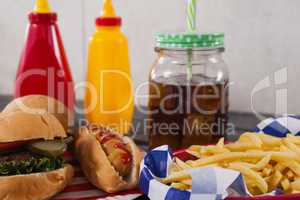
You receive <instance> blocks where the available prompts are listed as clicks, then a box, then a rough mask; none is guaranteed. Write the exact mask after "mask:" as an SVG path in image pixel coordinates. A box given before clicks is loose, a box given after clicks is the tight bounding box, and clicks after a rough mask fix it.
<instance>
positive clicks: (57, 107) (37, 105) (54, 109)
mask: <svg viewBox="0 0 300 200" xmlns="http://www.w3.org/2000/svg"><path fill="white" fill-rule="evenodd" d="M16 111H22V112H26V113H45V112H47V113H50V114H52V115H54V116H55V117H56V118H57V119H58V120H59V121H60V123H61V124H62V125H63V127H64V129H65V131H68V128H69V127H72V126H73V125H74V113H73V112H72V111H70V110H69V109H68V108H67V107H66V106H65V105H64V104H63V103H62V102H60V101H57V100H56V99H54V98H52V97H48V96H43V95H29V96H24V97H20V98H17V99H15V100H13V101H12V102H11V103H9V104H8V105H7V106H6V107H5V108H4V110H3V111H2V113H4V114H5V113H10V112H16Z"/></svg>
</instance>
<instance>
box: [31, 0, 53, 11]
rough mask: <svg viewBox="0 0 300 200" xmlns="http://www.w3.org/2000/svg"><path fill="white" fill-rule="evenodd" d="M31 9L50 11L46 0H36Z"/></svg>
mask: <svg viewBox="0 0 300 200" xmlns="http://www.w3.org/2000/svg"><path fill="white" fill-rule="evenodd" d="M33 11H34V12H35V13H51V9H50V6H49V3H48V0H36V2H35V7H34V10H33Z"/></svg>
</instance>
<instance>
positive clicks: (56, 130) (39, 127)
mask: <svg viewBox="0 0 300 200" xmlns="http://www.w3.org/2000/svg"><path fill="white" fill-rule="evenodd" d="M65 137H67V134H66V132H65V130H64V128H63V126H62V125H61V124H60V122H59V121H58V120H57V119H56V118H55V117H54V116H53V115H51V114H48V113H43V114H30V113H24V112H12V113H6V114H2V113H1V114H0V143H6V142H14V141H27V140H34V139H45V140H50V139H54V138H65Z"/></svg>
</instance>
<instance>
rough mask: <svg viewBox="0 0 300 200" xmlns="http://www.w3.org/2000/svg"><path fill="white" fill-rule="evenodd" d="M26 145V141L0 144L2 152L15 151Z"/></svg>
mask: <svg viewBox="0 0 300 200" xmlns="http://www.w3.org/2000/svg"><path fill="white" fill-rule="evenodd" d="M24 144H26V142H24V141H20V142H7V143H0V151H9V150H15V149H18V148H20V147H21V146H23V145H24Z"/></svg>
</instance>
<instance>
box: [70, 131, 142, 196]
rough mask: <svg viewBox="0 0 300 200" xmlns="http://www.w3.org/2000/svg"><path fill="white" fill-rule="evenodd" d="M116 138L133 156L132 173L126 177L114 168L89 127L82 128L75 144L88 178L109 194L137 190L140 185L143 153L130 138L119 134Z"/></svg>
mask: <svg viewBox="0 0 300 200" xmlns="http://www.w3.org/2000/svg"><path fill="white" fill-rule="evenodd" d="M116 137H119V138H120V139H121V140H123V141H124V142H125V143H126V145H127V146H128V147H129V148H130V152H131V155H132V166H131V173H130V174H129V175H128V176H126V177H122V176H121V175H120V174H119V173H118V171H117V170H116V169H115V168H114V167H113V165H112V164H111V162H110V161H109V159H108V156H107V155H106V153H105V151H104V149H103V147H102V146H101V144H100V142H99V141H98V140H97V138H96V134H95V133H94V132H92V131H90V130H89V129H88V128H87V127H82V128H80V131H79V135H78V138H77V139H76V142H75V151H76V155H77V157H78V158H79V160H80V164H81V168H82V170H83V172H84V173H85V175H86V177H87V178H88V179H89V181H90V182H91V183H92V184H93V185H95V186H96V187H98V188H99V189H102V190H104V191H105V192H108V193H114V192H118V191H123V190H127V189H133V188H135V187H136V186H137V184H138V176H139V164H140V162H141V160H142V152H141V151H140V149H139V148H138V147H137V146H136V144H135V143H134V142H133V141H132V140H131V139H130V138H128V137H121V136H119V135H118V134H116Z"/></svg>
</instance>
